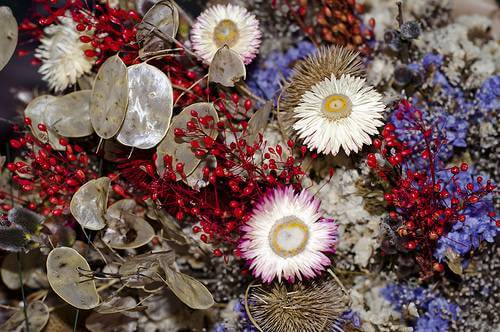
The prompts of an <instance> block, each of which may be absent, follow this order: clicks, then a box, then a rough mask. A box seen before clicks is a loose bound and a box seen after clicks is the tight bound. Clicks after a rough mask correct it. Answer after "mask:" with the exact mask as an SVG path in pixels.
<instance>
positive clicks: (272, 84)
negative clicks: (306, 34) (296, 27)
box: [247, 41, 316, 99]
mask: <svg viewBox="0 0 500 332" xmlns="http://www.w3.org/2000/svg"><path fill="white" fill-rule="evenodd" d="M315 50H316V47H315V46H314V45H313V44H312V43H310V42H308V41H302V42H300V43H298V44H297V46H295V47H291V48H289V49H288V50H287V51H286V52H280V51H273V52H271V53H270V54H269V55H268V56H267V57H266V58H265V59H262V60H260V61H259V62H258V63H256V64H255V65H254V66H253V67H252V68H251V69H250V74H249V75H248V78H247V84H248V86H249V87H250V89H252V91H253V92H254V93H255V94H256V95H258V96H259V97H262V98H264V99H272V98H274V97H275V96H276V92H277V91H279V90H280V83H281V82H283V81H284V80H285V79H288V78H289V77H290V75H291V73H292V68H293V65H294V63H295V61H297V60H300V59H303V58H305V57H306V56H307V55H309V54H311V53H312V52H314V51H315Z"/></svg>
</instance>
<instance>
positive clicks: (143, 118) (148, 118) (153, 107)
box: [117, 63, 174, 149]
mask: <svg viewBox="0 0 500 332" xmlns="http://www.w3.org/2000/svg"><path fill="white" fill-rule="evenodd" d="M173 106H174V105H173V91H172V84H171V83H170V80H169V78H168V77H167V75H165V74H164V73H163V72H162V71H161V70H159V69H158V68H156V67H153V66H151V65H148V64H147V63H141V64H138V65H133V66H130V67H129V68H128V107H127V113H126V115H125V120H124V121H123V125H122V127H121V129H120V132H119V133H118V136H117V140H118V142H120V143H122V144H123V145H127V146H131V147H136V148H138V149H150V148H152V147H154V146H156V145H157V144H158V143H160V141H161V140H162V139H163V137H164V136H165V134H166V133H167V130H168V128H169V125H170V120H171V119H172V109H173Z"/></svg>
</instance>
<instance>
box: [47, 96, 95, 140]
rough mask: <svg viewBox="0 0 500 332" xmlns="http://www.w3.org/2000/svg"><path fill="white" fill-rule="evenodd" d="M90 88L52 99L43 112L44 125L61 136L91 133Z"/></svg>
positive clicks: (92, 131)
mask: <svg viewBox="0 0 500 332" xmlns="http://www.w3.org/2000/svg"><path fill="white" fill-rule="evenodd" d="M90 94H91V91H90V90H81V91H76V92H72V93H68V94H67V95H63V96H60V97H56V98H55V99H52V100H51V101H50V102H49V104H48V106H47V112H46V113H45V121H46V125H47V126H48V127H49V128H50V129H51V130H52V131H54V132H55V133H56V134H57V135H60V136H63V137H85V136H89V135H92V134H93V133H94V129H93V128H92V125H91V123H90V114H89V107H90Z"/></svg>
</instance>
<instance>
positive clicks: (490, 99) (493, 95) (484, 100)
mask: <svg viewBox="0 0 500 332" xmlns="http://www.w3.org/2000/svg"><path fill="white" fill-rule="evenodd" d="M476 100H477V102H478V105H479V108H480V109H481V110H484V111H493V110H499V109H500V75H496V76H492V77H490V78H488V79H486V80H485V81H484V83H483V85H482V86H481V87H480V88H479V90H478V91H477V93H476Z"/></svg>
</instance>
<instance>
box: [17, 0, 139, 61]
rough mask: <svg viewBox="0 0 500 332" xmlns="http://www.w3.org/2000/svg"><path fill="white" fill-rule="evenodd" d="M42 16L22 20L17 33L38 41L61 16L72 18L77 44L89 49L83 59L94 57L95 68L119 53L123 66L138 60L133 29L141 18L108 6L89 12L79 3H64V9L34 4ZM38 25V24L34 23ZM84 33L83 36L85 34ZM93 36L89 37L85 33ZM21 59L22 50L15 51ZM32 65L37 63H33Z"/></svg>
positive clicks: (48, 1)
mask: <svg viewBox="0 0 500 332" xmlns="http://www.w3.org/2000/svg"><path fill="white" fill-rule="evenodd" d="M36 2H37V3H38V4H40V5H41V6H42V7H43V10H44V11H45V14H41V11H40V10H37V13H36V14H35V16H34V17H33V18H31V19H25V20H24V21H23V23H22V24H21V25H20V26H19V30H20V31H22V32H23V33H24V34H25V35H26V36H29V37H31V38H33V39H35V40H38V39H40V38H41V37H42V35H43V28H44V27H46V26H49V25H51V24H54V23H56V22H57V21H58V19H59V18H60V17H62V16H67V13H69V14H70V15H71V18H72V19H73V21H74V22H75V24H76V30H77V31H78V32H82V36H80V40H81V42H83V43H89V44H90V45H91V46H92V48H89V49H87V50H85V51H84V54H82V56H87V57H97V60H96V65H100V64H101V63H102V62H104V61H105V60H106V59H107V58H108V57H109V56H110V55H113V54H115V53H117V52H120V55H121V57H122V59H123V61H124V62H125V63H126V64H132V63H133V62H134V60H135V59H136V58H137V50H138V48H139V47H138V45H137V44H136V43H135V35H136V28H135V25H136V24H137V23H139V22H140V20H141V18H140V16H139V15H138V14H137V13H136V12H134V11H125V10H122V9H117V8H111V7H109V4H107V3H106V4H105V5H99V4H96V5H95V6H94V7H92V8H88V5H87V3H86V2H84V1H82V0H70V1H66V3H65V4H64V5H63V6H60V5H58V1H53V0H37V1H36ZM34 22H37V23H34ZM84 32H86V33H84ZM90 32H91V33H92V34H91V35H90V36H89V35H88V33H90ZM18 54H19V55H20V56H23V55H27V54H28V52H27V51H25V50H20V51H18ZM33 62H34V63H37V62H38V59H36V58H35V59H34V61H33Z"/></svg>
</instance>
